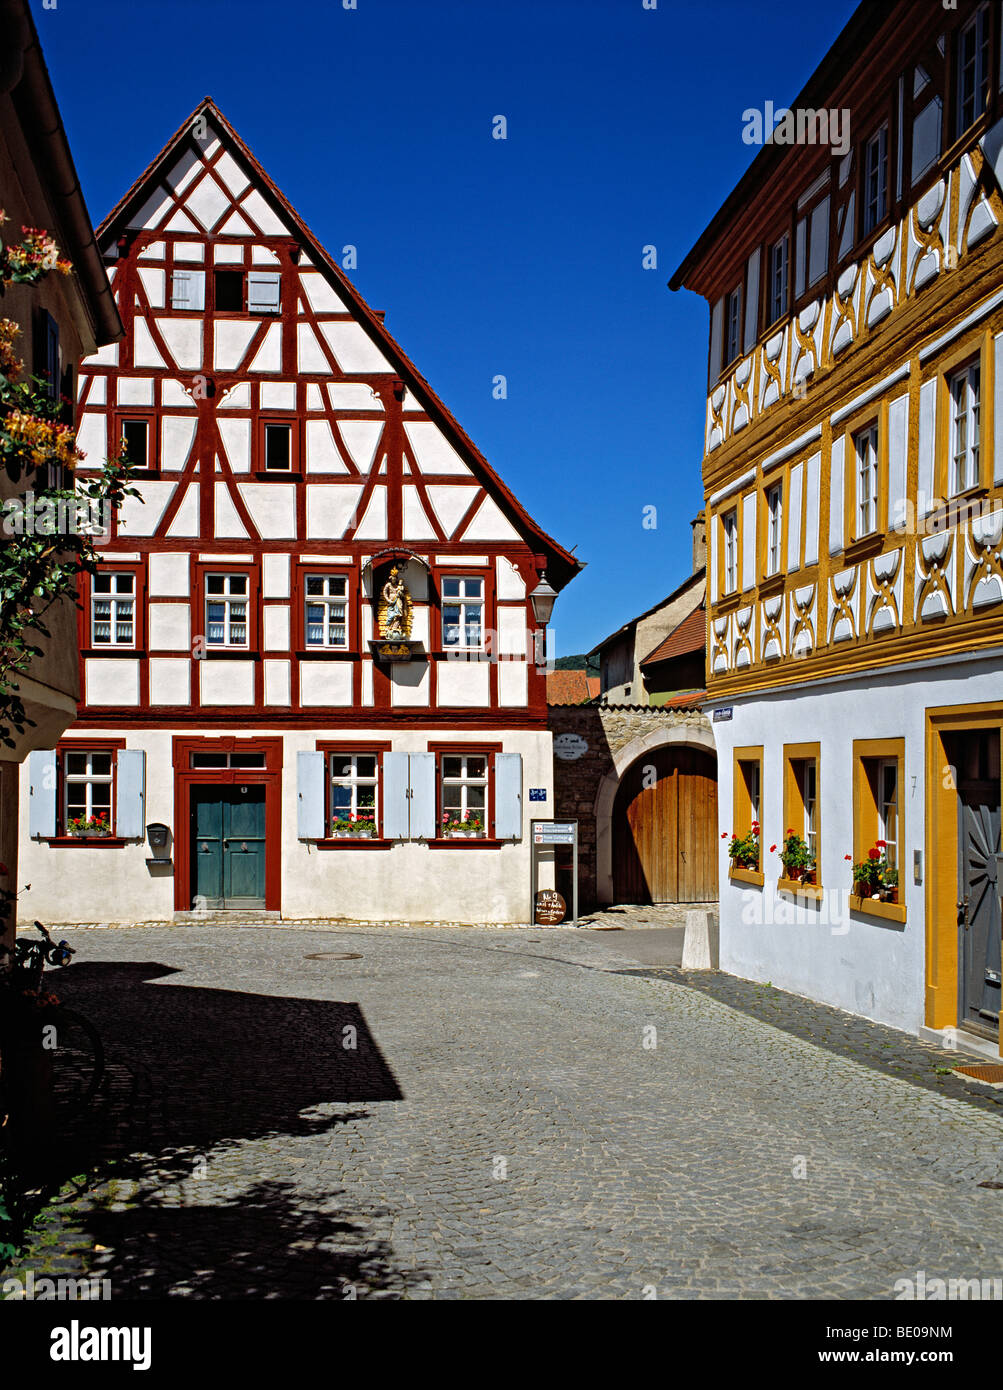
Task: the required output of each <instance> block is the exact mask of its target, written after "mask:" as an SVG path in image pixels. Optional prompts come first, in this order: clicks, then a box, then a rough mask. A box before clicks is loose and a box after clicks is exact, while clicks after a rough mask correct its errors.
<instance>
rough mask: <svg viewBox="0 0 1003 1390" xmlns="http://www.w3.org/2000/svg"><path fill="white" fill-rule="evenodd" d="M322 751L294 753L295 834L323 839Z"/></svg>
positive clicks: (306, 838) (306, 837)
mask: <svg viewBox="0 0 1003 1390" xmlns="http://www.w3.org/2000/svg"><path fill="white" fill-rule="evenodd" d="M324 763H325V758H324V754H323V753H297V754H296V835H297V837H298V838H299V839H300V840H323V839H324V832H325V830H326V826H325V824H324V821H325V816H324V809H325V797H324V793H325V785H324V781H325V778H324Z"/></svg>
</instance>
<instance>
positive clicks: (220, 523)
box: [215, 483, 247, 540]
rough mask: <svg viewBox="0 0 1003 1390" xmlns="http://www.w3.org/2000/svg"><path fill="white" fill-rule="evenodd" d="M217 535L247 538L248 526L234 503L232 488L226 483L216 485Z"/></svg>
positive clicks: (233, 538) (235, 538) (240, 538)
mask: <svg viewBox="0 0 1003 1390" xmlns="http://www.w3.org/2000/svg"><path fill="white" fill-rule="evenodd" d="M215 499H216V535H217V536H220V537H226V539H227V540H247V528H246V527H245V526H244V523H243V522H242V521H241V519H240V516H239V515H238V512H237V508H236V507H235V506H234V505H233V498H232V497H231V496H230V489H229V487H228V486H227V484H226V483H217V484H216V485H215Z"/></svg>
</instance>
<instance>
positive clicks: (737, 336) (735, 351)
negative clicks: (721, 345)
mask: <svg viewBox="0 0 1003 1390" xmlns="http://www.w3.org/2000/svg"><path fill="white" fill-rule="evenodd" d="M726 323H727V337H726V339H725V350H724V355H725V361H726V362H734V360H735V358H736V357H737V356H738V355H739V353H740V352H741V351H742V286H741V285H738V286H737V287H736V288H735V289H733V290H732V292H731V294H729V296H728V300H727V318H726Z"/></svg>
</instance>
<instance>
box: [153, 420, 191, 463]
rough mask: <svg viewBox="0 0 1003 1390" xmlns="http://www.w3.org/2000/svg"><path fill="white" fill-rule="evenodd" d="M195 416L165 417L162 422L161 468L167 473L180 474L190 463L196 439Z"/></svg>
mask: <svg viewBox="0 0 1003 1390" xmlns="http://www.w3.org/2000/svg"><path fill="white" fill-rule="evenodd" d="M197 424H198V418H197V417H196V416H195V415H165V416H164V417H163V419H162V422H161V443H160V467H161V468H162V469H163V470H164V472H166V473H171V472H180V471H181V469H183V468H184V466H185V464H186V463H187V462H188V455H189V453H190V452H191V447H192V442H193V440H194V439H195V427H196V425H197Z"/></svg>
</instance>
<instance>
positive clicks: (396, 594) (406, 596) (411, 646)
mask: <svg viewBox="0 0 1003 1390" xmlns="http://www.w3.org/2000/svg"><path fill="white" fill-rule="evenodd" d="M410 560H415V561H417V562H418V564H420V565H423V566H424V567H425V569H428V562H427V561H426V560H425V559H424V558H423V557H422V556H421V555H416V554H415V553H414V552H413V551H410V550H401V549H388V550H381V551H380V552H379V553H378V554H376V555H373V556H371V557H370V558H369V559H368V560H367V561H366V564H365V565H364V567H363V572H365V570H366V569H368V570H369V571H370V572H371V575H372V595H373V598H372V602H373V631H374V632H375V633H376V636H375V637H374V638H373V639H372V640H371V641H370V643H369V649H370V651H371V652H372V654H373V656H374V658H375V659H376V660H377V661H387V662H391V661H413V660H414V659H415V658H416V657H423V656H424V655H425V647H424V645H423V643H422V642H421V641H420V639H417V638H414V637H412V636H411V623H412V617H413V614H412V602H411V594H410V593H409V592H408V587H407V580H406V577H405V576H406V571H407V565H408V562H409V561H410Z"/></svg>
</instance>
